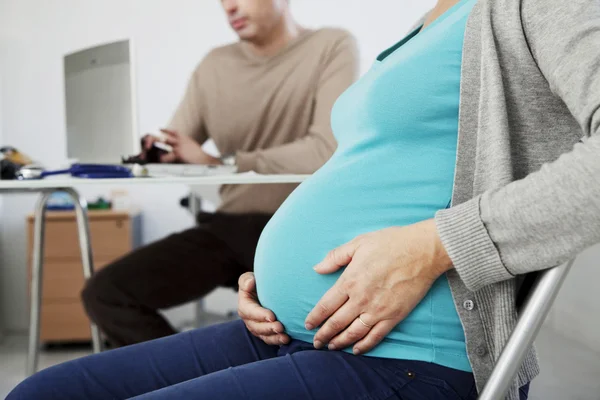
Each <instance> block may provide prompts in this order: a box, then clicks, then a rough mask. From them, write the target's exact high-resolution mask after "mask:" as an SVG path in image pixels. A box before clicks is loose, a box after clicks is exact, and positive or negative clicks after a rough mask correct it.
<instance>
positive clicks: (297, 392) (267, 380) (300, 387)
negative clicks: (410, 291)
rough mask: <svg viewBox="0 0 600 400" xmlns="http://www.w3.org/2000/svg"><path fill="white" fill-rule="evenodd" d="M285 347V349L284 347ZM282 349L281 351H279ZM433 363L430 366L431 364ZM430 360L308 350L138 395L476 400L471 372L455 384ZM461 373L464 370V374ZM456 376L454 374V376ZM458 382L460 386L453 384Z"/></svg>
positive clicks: (158, 398)
mask: <svg viewBox="0 0 600 400" xmlns="http://www.w3.org/2000/svg"><path fill="white" fill-rule="evenodd" d="M282 351H285V350H284V348H282ZM280 354H281V351H280ZM430 367H431V368H430ZM436 368H443V367H439V366H433V365H432V364H428V363H420V362H413V361H401V360H384V359H376V358H372V357H357V356H353V355H351V354H347V353H342V352H329V351H326V350H325V351H323V350H321V351H316V350H306V351H300V352H296V353H293V354H287V355H283V356H280V357H277V358H272V359H269V360H265V361H260V362H255V363H252V364H246V365H243V366H240V367H236V368H230V369H227V370H222V371H220V372H216V373H212V374H209V375H205V376H202V377H200V378H196V379H193V380H190V381H187V382H183V383H180V384H178V385H174V386H171V387H168V388H164V389H161V390H158V391H155V392H152V393H147V394H144V395H141V396H139V397H136V398H135V400H167V399H168V400H179V399H186V400H188V399H189V400H194V399H221V400H233V399H249V400H259V399H260V400H275V399H286V400H305V399H314V400H317V399H319V400H321V399H322V400H353V399H356V400H358V399H361V400H367V399H369V400H401V399H402V400H416V399H419V400H467V399H469V400H472V399H474V398H475V397H472V393H473V390H472V389H473V386H474V381H473V378H472V375H471V374H467V373H462V372H461V371H456V372H458V376H459V378H460V379H458V381H456V379H455V382H453V385H452V386H451V385H450V384H449V383H448V382H447V381H446V380H444V378H448V375H447V374H446V376H444V377H436V376H431V373H432V372H433V375H435V374H436ZM461 374H462V375H461ZM453 379H454V378H453ZM453 386H455V387H458V388H459V389H455V388H453Z"/></svg>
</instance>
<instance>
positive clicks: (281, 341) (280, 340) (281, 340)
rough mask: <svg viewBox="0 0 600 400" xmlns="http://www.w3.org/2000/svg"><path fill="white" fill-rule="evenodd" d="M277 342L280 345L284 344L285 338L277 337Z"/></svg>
mask: <svg viewBox="0 0 600 400" xmlns="http://www.w3.org/2000/svg"><path fill="white" fill-rule="evenodd" d="M279 344H281V345H282V346H283V345H285V339H284V338H281V339H279Z"/></svg>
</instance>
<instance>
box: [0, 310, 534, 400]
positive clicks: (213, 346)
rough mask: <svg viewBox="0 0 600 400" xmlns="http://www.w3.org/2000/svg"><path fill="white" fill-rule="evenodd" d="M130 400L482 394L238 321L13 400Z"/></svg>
mask: <svg viewBox="0 0 600 400" xmlns="http://www.w3.org/2000/svg"><path fill="white" fill-rule="evenodd" d="M136 396H137V397H136ZM127 398H135V399H140V400H162V399H164V400H167V399H168V400H178V399H185V400H193V399H222V400H233V399H236V400H237V399H249V400H253V399H256V400H259V399H260V400H275V399H277V400H278V399H286V400H296V399H297V400H304V399H314V400H317V399H323V400H353V399H354V400H358V399H361V400H366V399H370V400H400V399H403V400H417V399H419V400H475V399H476V398H477V393H476V390H475V383H474V379H473V374H471V373H468V372H463V371H458V370H455V369H451V368H446V367H442V366H439V365H435V364H430V363H426V362H420V361H405V360H394V359H383V358H374V357H364V356H354V355H352V354H348V353H344V352H340V351H328V350H315V349H314V348H313V347H312V345H311V344H309V343H305V342H301V341H292V342H291V343H290V344H289V345H287V346H282V347H279V346H268V345H266V344H265V343H263V342H262V341H261V340H260V339H257V338H255V337H254V336H252V335H251V334H250V333H249V332H248V331H247V330H246V327H245V326H244V324H243V323H242V322H241V321H234V322H230V323H227V324H221V325H215V326H211V327H208V328H204V329H199V330H195V331H190V332H184V333H181V334H179V335H174V336H170V337H167V338H163V339H158V340H155V341H151V342H146V343H141V344H137V345H134V346H129V347H124V348H121V349H116V350H113V351H109V352H106V353H101V354H96V355H93V356H89V357H85V358H82V359H79V360H75V361H71V362H68V363H66V364H62V365H59V366H56V367H52V368H49V369H47V370H44V371H42V372H40V373H38V374H36V375H34V376H32V377H30V378H28V379H27V380H25V381H24V382H23V383H21V384H20V385H19V386H18V387H17V388H16V389H15V390H14V391H13V392H12V393H11V394H9V395H8V397H7V400H54V399H56V400H58V399H61V400H69V399H73V400H75V399H86V400H94V399H98V400H100V399H101V400H104V399H127ZM526 398H527V397H526V395H525V397H521V399H526Z"/></svg>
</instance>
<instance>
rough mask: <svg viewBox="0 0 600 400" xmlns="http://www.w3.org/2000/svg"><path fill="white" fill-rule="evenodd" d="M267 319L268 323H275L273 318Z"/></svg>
mask: <svg viewBox="0 0 600 400" xmlns="http://www.w3.org/2000/svg"><path fill="white" fill-rule="evenodd" d="M265 319H266V320H267V322H274V321H273V318H271V317H267V318H265Z"/></svg>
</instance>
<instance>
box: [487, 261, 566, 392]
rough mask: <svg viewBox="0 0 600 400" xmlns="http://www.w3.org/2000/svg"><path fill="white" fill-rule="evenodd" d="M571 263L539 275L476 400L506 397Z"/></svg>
mask: <svg viewBox="0 0 600 400" xmlns="http://www.w3.org/2000/svg"><path fill="white" fill-rule="evenodd" d="M574 262H575V260H571V261H570V262H568V263H567V264H564V265H561V266H559V267H555V268H552V269H549V270H546V271H543V272H541V273H540V276H539V277H538V279H537V281H536V283H535V284H534V286H533V288H532V290H531V293H530V295H529V297H528V299H527V300H526V301H525V304H524V306H523V309H522V311H521V313H520V316H519V321H518V322H517V325H516V326H515V329H514V330H513V332H512V334H511V335H510V338H509V340H508V342H507V343H506V346H505V347H504V349H503V350H502V354H501V355H500V358H499V359H498V362H497V363H496V366H495V367H494V370H493V371H492V375H491V376H490V378H489V380H488V382H487V383H486V385H485V388H484V389H483V392H482V393H481V396H479V400H502V399H504V398H505V396H506V392H508V390H509V388H510V387H511V385H512V384H513V380H514V379H515V377H516V376H517V373H518V372H519V369H520V368H521V364H522V363H523V359H524V358H525V355H526V354H527V352H528V350H529V349H530V348H531V346H532V345H533V341H534V340H535V337H536V336H537V334H538V332H539V330H540V328H541V327H542V324H543V323H544V320H545V319H546V316H547V315H548V312H549V311H550V309H551V308H552V304H553V303H554V300H555V299H556V296H557V295H558V292H559V291H560V288H561V286H562V284H563V282H564V280H565V278H566V277H567V274H568V273H569V270H570V269H571V267H572V266H573V263H574Z"/></svg>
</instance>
